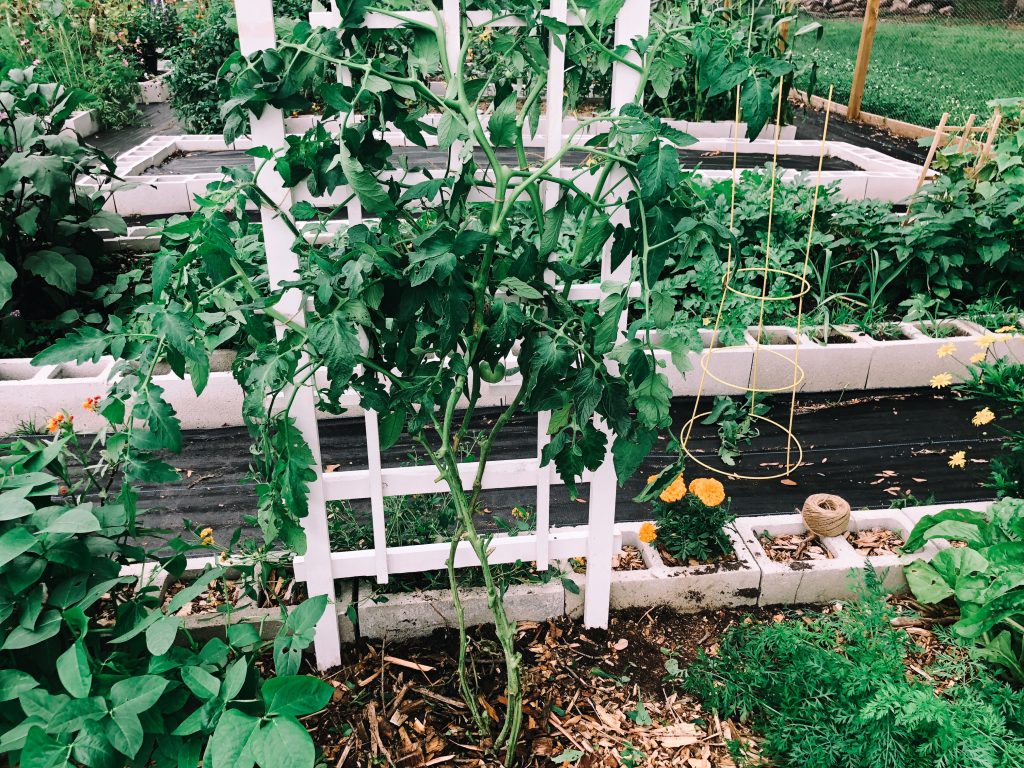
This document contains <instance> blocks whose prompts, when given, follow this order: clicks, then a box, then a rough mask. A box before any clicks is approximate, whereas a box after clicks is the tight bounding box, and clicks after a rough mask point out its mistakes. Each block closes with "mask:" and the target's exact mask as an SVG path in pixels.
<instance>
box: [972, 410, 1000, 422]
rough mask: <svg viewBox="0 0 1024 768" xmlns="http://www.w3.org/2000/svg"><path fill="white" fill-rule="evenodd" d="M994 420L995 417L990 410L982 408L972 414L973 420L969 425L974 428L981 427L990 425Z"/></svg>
mask: <svg viewBox="0 0 1024 768" xmlns="http://www.w3.org/2000/svg"><path fill="white" fill-rule="evenodd" d="M995 420H996V415H995V414H994V413H993V412H992V409H991V408H982V409H981V410H980V411H978V412H977V413H976V414H974V418H972V419H971V424H973V425H974V426H976V427H983V426H985V425H986V424H990V423H991V422H993V421H995Z"/></svg>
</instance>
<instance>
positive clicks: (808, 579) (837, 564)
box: [736, 515, 864, 605]
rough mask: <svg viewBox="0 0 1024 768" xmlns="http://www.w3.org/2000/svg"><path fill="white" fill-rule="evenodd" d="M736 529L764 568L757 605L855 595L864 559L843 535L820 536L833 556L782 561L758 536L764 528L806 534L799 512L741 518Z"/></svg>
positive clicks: (812, 600)
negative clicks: (772, 557)
mask: <svg viewBox="0 0 1024 768" xmlns="http://www.w3.org/2000/svg"><path fill="white" fill-rule="evenodd" d="M736 529H737V530H738V531H739V534H740V537H741V538H742V540H743V543H744V544H746V546H747V549H748V550H750V554H751V555H752V556H753V558H754V562H756V563H757V566H758V567H759V568H760V569H761V594H760V597H759V598H758V605H792V604H795V603H824V602H828V601H830V600H839V599H845V598H849V597H852V596H853V595H854V594H855V592H856V587H857V585H858V584H859V579H858V574H859V572H860V570H861V568H863V566H864V559H863V558H861V557H858V556H856V554H855V553H854V551H853V549H852V547H850V545H849V544H848V543H847V542H846V540H845V539H843V538H842V537H838V536H837V537H831V538H826V537H821V539H820V540H821V543H822V545H823V546H824V547H825V548H826V549H828V551H829V552H831V553H832V555H833V557H832V559H829V560H813V561H800V562H794V563H789V564H783V563H777V562H775V561H774V560H772V559H771V558H770V557H768V555H767V553H766V552H765V551H764V547H762V546H761V541H760V538H759V535H760V534H761V533H763V532H764V531H767V532H768V533H769V534H785V533H803V532H805V531H806V530H807V528H806V527H805V526H804V521H803V520H802V519H801V517H800V515H776V516H765V517H741V518H739V519H738V520H737V521H736Z"/></svg>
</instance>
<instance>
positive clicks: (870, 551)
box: [844, 528, 906, 557]
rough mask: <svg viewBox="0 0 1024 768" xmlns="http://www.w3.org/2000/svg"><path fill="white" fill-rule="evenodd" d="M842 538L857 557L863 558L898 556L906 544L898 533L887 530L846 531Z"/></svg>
mask: <svg viewBox="0 0 1024 768" xmlns="http://www.w3.org/2000/svg"><path fill="white" fill-rule="evenodd" d="M844 536H845V537H846V540H847V541H848V542H850V546H851V547H853V548H854V549H855V550H856V551H857V554H858V555H861V556H863V557H881V556H883V555H898V554H900V552H901V551H902V548H903V545H904V544H906V541H904V539H903V536H902V535H901V534H900V533H899V532H898V531H890V530H889V529H888V528H867V529H865V530H863V531H857V532H856V533H854V532H853V531H847V532H846V533H845V534H844Z"/></svg>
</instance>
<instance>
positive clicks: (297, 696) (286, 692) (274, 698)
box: [262, 675, 334, 717]
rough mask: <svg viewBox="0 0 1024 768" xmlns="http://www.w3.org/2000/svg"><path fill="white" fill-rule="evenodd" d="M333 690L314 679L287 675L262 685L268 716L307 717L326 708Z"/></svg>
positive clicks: (274, 678) (321, 681)
mask: <svg viewBox="0 0 1024 768" xmlns="http://www.w3.org/2000/svg"><path fill="white" fill-rule="evenodd" d="M333 693H334V688H332V687H331V685H330V684H329V683H325V682H324V681H323V680H320V679H318V678H316V677H309V676H306V675H287V676H285V677H273V678H271V679H270V680H267V682H265V683H264V684H263V691H262V696H263V700H264V701H265V702H266V705H267V714H268V715H296V716H299V717H301V716H302V715H309V714H312V713H313V712H318V711H320V710H321V709H323V708H324V707H325V706H327V702H329V701H330V700H331V695H332V694H333Z"/></svg>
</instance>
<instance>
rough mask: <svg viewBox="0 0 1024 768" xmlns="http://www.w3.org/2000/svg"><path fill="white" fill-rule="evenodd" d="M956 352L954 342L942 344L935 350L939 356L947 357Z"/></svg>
mask: <svg viewBox="0 0 1024 768" xmlns="http://www.w3.org/2000/svg"><path fill="white" fill-rule="evenodd" d="M954 352H956V344H943V345H942V346H941V347H939V348H938V350H936V352H935V354H936V355H937V356H939V357H949V356H950V355H952V354H953V353H954Z"/></svg>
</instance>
